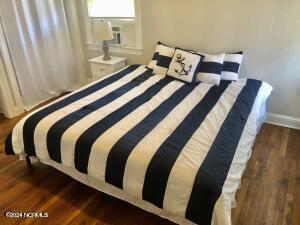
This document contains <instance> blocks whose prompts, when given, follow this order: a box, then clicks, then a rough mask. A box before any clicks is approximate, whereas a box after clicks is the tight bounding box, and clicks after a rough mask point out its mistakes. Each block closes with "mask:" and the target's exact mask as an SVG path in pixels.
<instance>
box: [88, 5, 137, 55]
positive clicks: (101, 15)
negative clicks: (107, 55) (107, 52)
mask: <svg viewBox="0 0 300 225" xmlns="http://www.w3.org/2000/svg"><path fill="white" fill-rule="evenodd" d="M140 1H141V0H87V4H86V11H87V13H86V14H87V18H86V19H87V20H88V21H89V22H87V23H89V26H90V28H87V32H88V33H89V32H90V33H89V34H87V40H88V45H89V48H92V49H95V48H98V47H99V46H101V44H102V43H101V42H97V41H95V40H94V39H93V30H94V29H95V26H97V24H98V23H97V21H98V20H102V19H104V20H108V21H110V22H111V25H112V31H113V36H114V39H113V40H111V41H108V43H109V45H110V46H111V48H110V49H111V51H114V52H123V53H133V54H137V53H136V52H137V51H135V50H138V51H139V53H141V52H140V51H141V49H142V48H141V19H140ZM99 49H100V48H99Z"/></svg>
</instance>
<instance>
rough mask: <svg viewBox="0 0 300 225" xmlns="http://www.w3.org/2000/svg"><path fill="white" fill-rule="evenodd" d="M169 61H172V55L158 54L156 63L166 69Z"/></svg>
mask: <svg viewBox="0 0 300 225" xmlns="http://www.w3.org/2000/svg"><path fill="white" fill-rule="evenodd" d="M171 61H172V57H168V56H164V55H159V57H158V60H157V63H156V65H157V66H160V67H164V68H166V69H168V68H169V66H170V63H171Z"/></svg>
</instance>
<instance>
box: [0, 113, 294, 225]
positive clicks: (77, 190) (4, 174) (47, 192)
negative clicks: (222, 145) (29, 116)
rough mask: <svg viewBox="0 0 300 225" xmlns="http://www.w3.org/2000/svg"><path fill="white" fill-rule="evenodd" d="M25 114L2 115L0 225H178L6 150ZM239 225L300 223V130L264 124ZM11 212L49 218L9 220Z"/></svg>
mask: <svg viewBox="0 0 300 225" xmlns="http://www.w3.org/2000/svg"><path fill="white" fill-rule="evenodd" d="M20 118H21V117H18V118H16V119H12V120H7V119H4V118H1V116H0V210H1V214H0V224H1V225H4V224H118V225H119V224H120V225H140V224H143V225H155V224H157V225H158V224H170V225H172V224H173V223H171V222H169V221H167V220H164V219H161V218H159V217H158V216H155V215H152V214H150V213H147V212H145V211H143V210H140V209H138V208H136V207H134V206H132V205H130V204H127V203H125V202H122V201H120V200H117V199H114V198H108V197H107V196H105V195H104V194H102V193H100V192H98V191H96V190H94V189H92V188H90V187H87V186H85V185H83V184H81V183H79V182H77V181H75V180H73V179H72V178H70V177H68V176H67V175H64V174H63V173H61V172H58V171H57V170H55V169H53V168H51V167H48V166H45V165H42V164H37V165H34V168H33V170H29V169H27V167H26V163H25V162H23V161H18V158H17V157H16V156H6V155H5V154H4V140H5V137H6V135H7V134H8V133H9V132H10V131H11V130H12V128H13V126H14V125H15V124H16V122H17V121H18V120H19V119H20ZM236 199H237V206H238V207H237V208H235V209H233V210H232V216H233V218H232V220H233V225H254V224H255V225H264V224H265V225H269V224H274V225H300V131H297V130H292V129H288V128H282V127H278V126H273V125H267V124H266V125H264V126H263V127H262V130H261V132H260V134H259V136H258V138H257V140H256V143H255V147H254V150H253V155H252V157H251V159H250V161H249V163H248V166H247V169H246V171H245V174H244V176H243V180H242V188H241V189H240V190H239V191H238V192H237V195H236ZM7 211H29V212H32V211H39V212H47V213H48V214H49V217H48V218H40V219H8V218H6V217H5V216H4V214H5V212H7Z"/></svg>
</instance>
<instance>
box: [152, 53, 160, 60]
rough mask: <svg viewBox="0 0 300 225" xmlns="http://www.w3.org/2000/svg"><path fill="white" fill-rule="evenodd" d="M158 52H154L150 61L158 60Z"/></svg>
mask: <svg viewBox="0 0 300 225" xmlns="http://www.w3.org/2000/svg"><path fill="white" fill-rule="evenodd" d="M158 57H159V52H154V55H153V58H152V60H158Z"/></svg>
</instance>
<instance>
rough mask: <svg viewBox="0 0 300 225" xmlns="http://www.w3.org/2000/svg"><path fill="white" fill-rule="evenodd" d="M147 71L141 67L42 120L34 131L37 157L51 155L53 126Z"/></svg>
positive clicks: (46, 157)
mask: <svg viewBox="0 0 300 225" xmlns="http://www.w3.org/2000/svg"><path fill="white" fill-rule="evenodd" d="M145 71H146V69H145V68H144V67H141V68H140V69H137V70H135V71H133V72H132V73H129V74H128V75H126V76H124V77H123V78H121V79H120V80H118V81H116V82H113V83H112V84H110V85H108V86H106V87H104V88H102V89H100V90H98V91H96V92H93V93H92V94H90V95H88V96H86V97H84V98H81V99H79V100H77V101H75V102H73V103H72V104H69V105H67V106H65V107H63V108H61V109H59V110H57V111H55V112H53V113H51V114H50V115H48V116H47V117H45V118H44V119H42V120H41V121H40V122H39V123H38V125H37V126H36V128H35V131H34V144H35V148H36V155H37V156H38V157H40V158H44V159H48V158H49V153H48V151H47V133H48V130H49V129H50V128H51V126H52V125H53V124H54V123H56V122H57V121H59V120H60V119H62V118H64V117H65V116H67V115H69V114H71V113H72V112H75V111H76V110H78V109H80V108H82V107H83V106H85V105H88V104H90V103H91V102H93V101H95V100H97V99H99V98H101V97H103V96H105V95H107V94H108V93H110V92H112V91H113V90H116V89H117V88H119V87H121V86H122V85H124V84H126V83H129V82H130V81H131V80H132V79H134V78H135V77H137V76H139V75H140V74H141V73H143V72H145Z"/></svg>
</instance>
